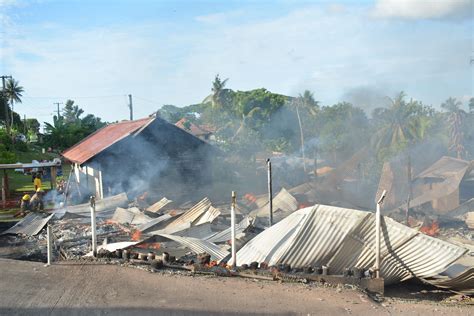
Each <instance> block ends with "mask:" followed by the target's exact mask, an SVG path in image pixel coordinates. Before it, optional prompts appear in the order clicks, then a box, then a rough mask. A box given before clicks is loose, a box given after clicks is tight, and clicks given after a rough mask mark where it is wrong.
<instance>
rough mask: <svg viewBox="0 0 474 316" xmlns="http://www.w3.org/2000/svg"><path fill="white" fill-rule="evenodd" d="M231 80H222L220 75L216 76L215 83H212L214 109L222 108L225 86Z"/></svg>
mask: <svg viewBox="0 0 474 316" xmlns="http://www.w3.org/2000/svg"><path fill="white" fill-rule="evenodd" d="M227 80H229V78H227V79H224V80H221V78H220V77H219V74H217V75H216V78H215V79H214V82H213V83H212V89H211V90H212V107H213V108H214V109H220V108H222V106H223V105H222V92H223V91H224V88H225V85H226V83H227Z"/></svg>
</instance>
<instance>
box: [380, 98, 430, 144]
mask: <svg viewBox="0 0 474 316" xmlns="http://www.w3.org/2000/svg"><path fill="white" fill-rule="evenodd" d="M405 97H406V95H405V93H404V92H403V91H402V92H400V93H399V94H398V95H397V96H396V97H395V98H394V99H391V98H390V102H391V105H390V107H389V108H376V109H375V110H374V111H373V113H372V116H373V119H374V121H375V126H376V131H375V133H374V136H373V137H372V144H373V145H374V147H375V149H376V150H377V152H378V153H381V152H384V150H385V151H386V150H388V151H390V152H397V151H399V150H403V149H405V148H406V146H408V145H409V144H412V143H414V142H416V141H419V140H421V139H423V138H424V137H425V131H426V129H427V128H428V126H429V119H428V117H429V115H430V113H431V109H429V108H427V107H425V106H423V104H422V103H421V102H418V101H414V100H410V102H408V103H407V102H406V101H405Z"/></svg>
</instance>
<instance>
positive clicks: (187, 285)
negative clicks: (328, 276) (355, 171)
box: [0, 259, 474, 316]
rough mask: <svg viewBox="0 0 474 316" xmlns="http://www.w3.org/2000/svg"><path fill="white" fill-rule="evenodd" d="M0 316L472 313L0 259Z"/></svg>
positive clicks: (294, 287)
mask: <svg viewBox="0 0 474 316" xmlns="http://www.w3.org/2000/svg"><path fill="white" fill-rule="evenodd" d="M0 280H1V281H0V282H1V283H0V314H1V315H109V314H110V315H140V316H141V315H149V314H150V315H151V314H153V315H157V314H166V315H188V314H192V315H196V314H201V315H210V314H227V315H229V314H245V315H249V314H267V313H270V314H305V315H307V314H316V315H349V314H353V315H364V316H368V315H397V314H404V315H406V314H409V315H427V314H429V313H436V314H446V315H474V308H472V307H469V306H445V305H435V304H429V303H404V302H385V303H383V305H382V304H379V303H375V302H373V301H372V300H371V299H370V298H368V297H367V296H366V295H365V294H363V293H361V292H359V291H357V290H353V289H345V288H342V289H341V288H339V289H336V288H323V287H315V286H308V285H304V284H290V283H277V282H271V281H256V280H252V279H239V278H217V277H205V276H195V277H191V276H185V275H175V274H169V273H168V274H167V273H164V272H163V273H151V272H148V271H144V270H140V269H135V268H129V267H121V266H117V265H105V264H83V263H66V264H56V265H53V266H50V267H44V266H43V264H41V263H35V262H27V261H15V260H8V259H0Z"/></svg>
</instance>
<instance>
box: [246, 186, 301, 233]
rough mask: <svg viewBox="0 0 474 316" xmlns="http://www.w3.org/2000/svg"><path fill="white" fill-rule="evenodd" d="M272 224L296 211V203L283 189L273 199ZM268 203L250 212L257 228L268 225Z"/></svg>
mask: <svg viewBox="0 0 474 316" xmlns="http://www.w3.org/2000/svg"><path fill="white" fill-rule="evenodd" d="M272 206H273V223H277V222H279V221H281V220H282V219H283V218H285V217H286V216H288V214H289V213H291V212H294V211H296V210H297V209H298V201H297V200H296V199H295V198H294V197H293V195H291V194H290V193H289V192H288V191H287V190H285V188H282V189H281V191H280V192H279V193H278V194H277V195H275V196H274V197H273V205H272ZM268 213H269V211H268V202H267V203H266V204H265V205H264V206H262V207H261V208H259V209H256V210H254V211H252V212H250V215H252V216H253V217H255V221H254V225H255V226H257V227H262V228H263V227H267V225H268V216H269V214H268Z"/></svg>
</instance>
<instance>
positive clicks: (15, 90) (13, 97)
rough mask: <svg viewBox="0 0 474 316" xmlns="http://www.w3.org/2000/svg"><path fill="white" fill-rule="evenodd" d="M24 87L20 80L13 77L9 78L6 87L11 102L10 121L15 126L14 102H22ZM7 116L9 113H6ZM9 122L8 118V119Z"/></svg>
mask: <svg viewBox="0 0 474 316" xmlns="http://www.w3.org/2000/svg"><path fill="white" fill-rule="evenodd" d="M23 91H24V89H23V87H22V86H20V85H19V82H18V81H17V80H15V79H13V78H10V79H8V81H7V84H6V88H5V94H6V98H7V100H8V101H9V102H10V105H11V112H10V118H11V119H10V122H11V125H12V126H13V109H14V104H15V103H21V97H22V96H23V94H22V93H23ZM5 116H6V117H7V118H8V113H5ZM7 122H8V120H7ZM7 130H8V131H7V132H8V133H9V126H8V123H7Z"/></svg>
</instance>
